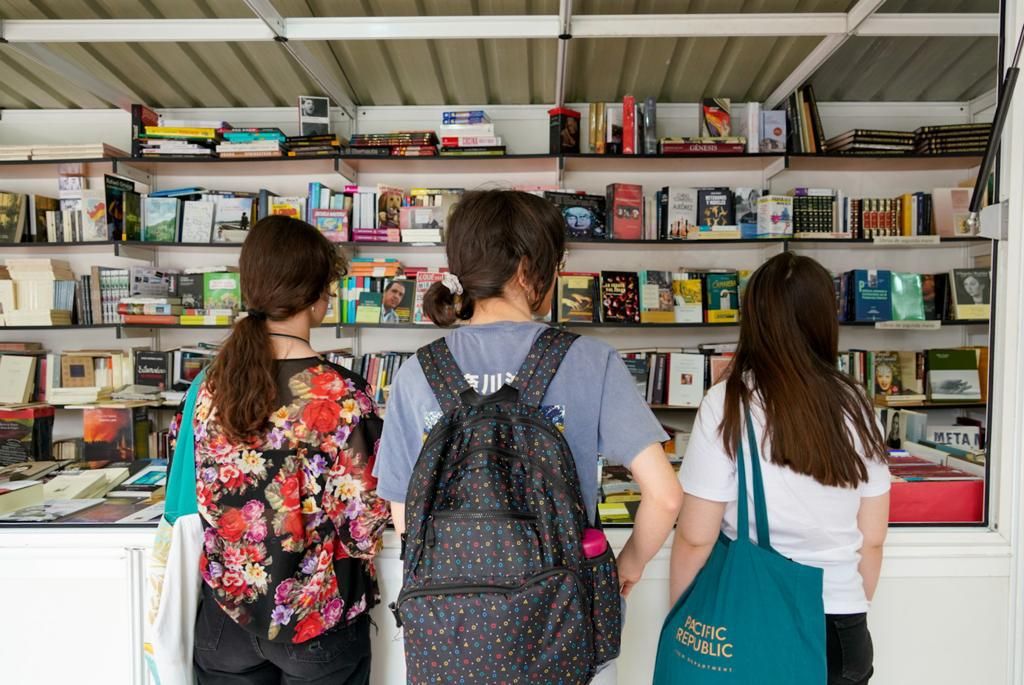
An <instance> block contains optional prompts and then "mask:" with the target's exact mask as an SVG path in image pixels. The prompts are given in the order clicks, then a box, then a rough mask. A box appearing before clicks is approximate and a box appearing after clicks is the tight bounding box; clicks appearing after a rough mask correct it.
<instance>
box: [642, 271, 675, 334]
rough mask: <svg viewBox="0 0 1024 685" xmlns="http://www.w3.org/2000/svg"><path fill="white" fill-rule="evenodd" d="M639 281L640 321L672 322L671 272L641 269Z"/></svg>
mask: <svg viewBox="0 0 1024 685" xmlns="http://www.w3.org/2000/svg"><path fill="white" fill-rule="evenodd" d="M640 283H641V287H640V323H673V322H674V321H675V310H674V305H675V303H674V300H673V295H672V272H671V271H641V272H640Z"/></svg>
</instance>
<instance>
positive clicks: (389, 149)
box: [348, 131, 437, 157]
mask: <svg viewBox="0 0 1024 685" xmlns="http://www.w3.org/2000/svg"><path fill="white" fill-rule="evenodd" d="M348 145H349V149H350V150H349V151H350V152H351V153H352V154H356V155H378V156H385V157H387V156H393V157H432V156H434V155H436V154H437V134H436V133H434V132H433V131H396V132H394V133H356V134H355V135H353V136H352V138H351V140H350V141H349V144H348Z"/></svg>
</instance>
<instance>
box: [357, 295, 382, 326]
mask: <svg viewBox="0 0 1024 685" xmlns="http://www.w3.org/2000/svg"><path fill="white" fill-rule="evenodd" d="M381 302H382V294H381V293H368V292H363V293H359V301H358V304H357V305H356V323H380V322H381V321H380V315H381Z"/></svg>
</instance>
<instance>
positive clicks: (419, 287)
mask: <svg viewBox="0 0 1024 685" xmlns="http://www.w3.org/2000/svg"><path fill="white" fill-rule="evenodd" d="M443 276H444V274H443V273H442V272H440V271H420V272H419V273H417V274H416V302H415V304H414V306H413V315H412V318H413V323H431V321H430V317H429V316H427V314H426V313H425V312H424V311H423V297H424V296H425V295H426V294H427V291H428V290H430V287H431V286H432V285H434V284H435V283H437V282H438V281H440V280H441V278H442V277H443Z"/></svg>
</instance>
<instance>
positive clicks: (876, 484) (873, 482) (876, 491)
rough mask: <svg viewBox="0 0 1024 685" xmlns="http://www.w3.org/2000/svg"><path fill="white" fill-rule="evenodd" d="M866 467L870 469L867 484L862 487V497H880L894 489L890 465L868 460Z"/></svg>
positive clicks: (865, 463)
mask: <svg viewBox="0 0 1024 685" xmlns="http://www.w3.org/2000/svg"><path fill="white" fill-rule="evenodd" d="M864 465H865V466H867V467H868V479H867V482H865V483H862V484H861V486H860V496H861V497H879V496H880V495H884V494H885V493H887V492H889V490H890V489H891V488H892V478H891V477H890V476H889V465H888V464H886V463H885V462H881V461H875V460H874V459H871V460H866V461H865V462H864Z"/></svg>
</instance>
